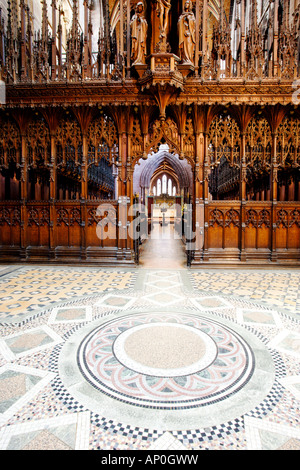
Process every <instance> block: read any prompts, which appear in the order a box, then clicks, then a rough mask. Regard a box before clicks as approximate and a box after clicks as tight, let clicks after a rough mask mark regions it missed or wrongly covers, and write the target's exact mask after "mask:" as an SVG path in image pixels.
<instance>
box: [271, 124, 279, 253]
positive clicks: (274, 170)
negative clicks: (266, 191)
mask: <svg viewBox="0 0 300 470" xmlns="http://www.w3.org/2000/svg"><path fill="white" fill-rule="evenodd" d="M277 191H278V164H277V132H273V133H272V163H271V200H272V224H271V230H272V235H271V261H277V253H276V210H277Z"/></svg>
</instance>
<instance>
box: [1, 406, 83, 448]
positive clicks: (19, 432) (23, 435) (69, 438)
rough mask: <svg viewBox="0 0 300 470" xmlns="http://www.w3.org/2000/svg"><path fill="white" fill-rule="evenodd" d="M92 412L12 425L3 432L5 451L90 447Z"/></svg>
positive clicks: (2, 444)
mask: <svg viewBox="0 0 300 470" xmlns="http://www.w3.org/2000/svg"><path fill="white" fill-rule="evenodd" d="M89 428H90V413H89V412H84V413H78V414H73V415H65V416H60V417H59V418H50V419H49V418H48V419H43V420H36V421H34V422H31V423H22V424H16V425H13V426H10V427H9V429H7V430H6V431H5V432H4V430H3V431H2V433H1V432H0V449H2V450H88V448H89V434H90V432H89V431H90V429H89Z"/></svg>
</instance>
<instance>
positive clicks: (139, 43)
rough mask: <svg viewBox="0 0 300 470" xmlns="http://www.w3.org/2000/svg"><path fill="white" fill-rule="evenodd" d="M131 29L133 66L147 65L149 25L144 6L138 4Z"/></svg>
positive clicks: (140, 3) (141, 3)
mask: <svg viewBox="0 0 300 470" xmlns="http://www.w3.org/2000/svg"><path fill="white" fill-rule="evenodd" d="M130 29H131V41H132V42H131V59H132V61H133V64H132V65H138V64H145V59H146V54H147V44H146V41H147V31H148V24H147V21H146V20H145V18H144V4H143V2H138V3H137V5H136V8H135V14H134V15H133V17H132V19H131V22H130Z"/></svg>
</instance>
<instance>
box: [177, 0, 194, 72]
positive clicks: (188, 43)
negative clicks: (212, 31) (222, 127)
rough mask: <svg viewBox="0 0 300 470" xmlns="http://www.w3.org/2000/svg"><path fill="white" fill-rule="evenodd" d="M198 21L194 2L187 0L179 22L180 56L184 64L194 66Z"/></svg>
mask: <svg viewBox="0 0 300 470" xmlns="http://www.w3.org/2000/svg"><path fill="white" fill-rule="evenodd" d="M195 33H196V19H195V15H194V13H193V12H192V2H191V1H190V0H186V2H185V4H184V11H183V13H182V14H181V16H180V17H179V20H178V34H179V55H180V59H181V61H182V62H183V63H185V64H186V63H188V64H193V63H194V54H195V43H196V39H195Z"/></svg>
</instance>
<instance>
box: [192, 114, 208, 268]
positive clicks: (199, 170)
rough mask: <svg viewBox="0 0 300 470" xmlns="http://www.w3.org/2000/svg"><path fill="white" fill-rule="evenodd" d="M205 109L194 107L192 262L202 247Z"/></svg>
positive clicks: (200, 257) (201, 252)
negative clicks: (193, 230) (193, 226)
mask: <svg viewBox="0 0 300 470" xmlns="http://www.w3.org/2000/svg"><path fill="white" fill-rule="evenodd" d="M204 123H205V110H204V109H203V108H201V107H196V108H195V109H194V128H195V169H194V205H195V208H194V211H195V212H194V217H193V218H194V220H195V224H194V225H195V232H196V247H195V248H196V249H195V256H194V262H195V263H197V262H201V261H202V256H203V248H204V162H205V158H206V156H205V153H206V152H205V149H206V147H205V145H206V143H205V142H206V138H205V132H204V130H205V129H204Z"/></svg>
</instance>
